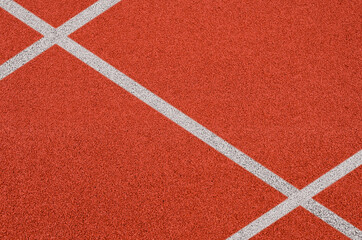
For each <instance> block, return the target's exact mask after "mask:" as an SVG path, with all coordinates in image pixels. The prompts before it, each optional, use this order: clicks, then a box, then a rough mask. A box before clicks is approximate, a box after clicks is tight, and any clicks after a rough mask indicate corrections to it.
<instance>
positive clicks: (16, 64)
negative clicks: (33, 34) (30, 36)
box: [0, 37, 55, 80]
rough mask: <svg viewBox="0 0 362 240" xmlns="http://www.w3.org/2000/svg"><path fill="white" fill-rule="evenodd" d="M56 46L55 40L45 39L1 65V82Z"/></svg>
mask: <svg viewBox="0 0 362 240" xmlns="http://www.w3.org/2000/svg"><path fill="white" fill-rule="evenodd" d="M54 44H55V39H54V38H48V37H43V38H42V39H40V40H38V41H36V42H35V43H33V44H32V45H31V46H29V47H27V48H26V49H24V50H23V51H22V52H20V53H18V54H17V55H15V56H14V57H12V58H11V59H10V60H8V61H6V62H5V63H3V64H2V65H0V80H1V79H3V78H5V77H6V76H8V75H9V74H11V73H12V72H14V71H15V70H17V69H18V68H20V67H22V66H23V65H24V64H26V63H27V62H29V61H31V60H32V59H34V58H35V57H36V56H38V55H40V54H41V53H42V52H44V51H46V50H47V49H48V48H50V47H51V46H53V45H54Z"/></svg>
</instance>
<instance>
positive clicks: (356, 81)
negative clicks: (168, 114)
mask: <svg viewBox="0 0 362 240" xmlns="http://www.w3.org/2000/svg"><path fill="white" fill-rule="evenodd" d="M17 2H19V3H20V4H22V5H23V6H24V7H25V8H27V9H29V10H30V11H32V12H34V13H35V14H37V15H38V16H39V17H41V18H43V19H44V20H46V21H49V23H50V24H52V25H53V26H56V27H57V26H60V25H61V24H62V23H64V22H65V21H66V20H68V19H69V18H70V17H72V16H74V15H76V14H77V13H78V12H80V11H82V10H83V9H85V8H86V7H87V6H89V5H91V4H92V3H94V2H95V1H88V2H86V1H84V2H79V3H77V1H72V0H67V1H59V2H57V3H52V2H46V1H42V0H38V1H27V0H21V1H17ZM74 4H75V5H74ZM72 5H74V7H71V6H72ZM359 6H360V4H358V3H357V2H348V3H343V2H339V1H331V2H328V3H325V2H322V1H317V2H315V1H314V2H312V1H301V2H300V3H297V4H291V3H281V2H279V1H271V2H268V3H264V2H258V1H257V2H240V1H229V2H226V1H212V2H211V1H190V0H186V1H172V2H170V1H161V0H159V1H154V2H147V3H146V2H144V1H135V0H133V1H132V0H124V1H122V2H120V3H118V4H117V5H116V6H115V7H113V8H112V9H110V10H108V11H106V12H105V13H103V14H102V15H100V16H99V17H97V18H96V19H95V20H93V21H91V22H90V23H88V24H87V25H86V26H85V27H83V28H81V29H80V30H78V31H77V32H76V33H73V34H72V35H71V38H73V39H74V40H76V41H77V42H79V43H80V44H81V45H83V46H84V47H86V48H87V49H89V50H91V51H92V52H93V53H95V54H96V55H98V56H100V57H101V58H103V59H104V60H106V61H107V62H109V63H111V64H112V65H114V66H115V67H116V68H117V69H119V70H120V71H122V72H124V73H125V74H127V75H128V76H130V77H132V78H133V79H135V80H136V81H137V82H139V83H141V84H142V85H143V86H145V87H146V88H148V89H150V90H151V91H152V92H154V93H155V94H157V95H159V96H160V97H162V98H163V99H165V100H166V101H167V102H169V103H171V104H172V105H173V106H175V107H177V108H178V109H180V110H181V111H182V112H184V113H186V114H187V115H188V116H190V117H192V118H193V119H195V120H196V121H198V122H199V123H201V124H202V125H204V126H206V127H207V128H208V129H210V130H211V131H213V132H215V133H216V134H217V135H219V136H221V137H222V138H224V139H225V140H227V141H228V142H230V143H231V144H233V145H234V146H236V147H237V148H239V149H241V150H242V151H243V152H245V153H247V154H248V155H250V156H251V157H253V158H254V159H255V160H256V161H258V162H260V163H262V164H263V165H264V166H266V167H267V168H269V169H271V170H272V171H273V172H275V173H277V174H278V175H280V176H281V177H282V178H284V179H286V180H287V181H289V182H290V183H292V184H293V185H295V186H296V187H298V188H300V189H302V188H303V187H304V186H306V185H307V184H309V183H310V182H312V181H313V180H315V179H317V178H318V177H320V176H321V175H322V174H324V173H325V172H327V171H329V170H330V169H332V168H333V167H335V166H336V165H337V164H338V163H341V162H343V161H344V160H346V159H347V158H348V157H350V156H351V155H353V154H354V153H356V152H357V151H358V150H360V149H361V145H362V144H361V136H362V134H361V133H362V131H361V117H360V116H361V115H362V114H361V113H362V112H361V103H362V101H361V97H360V92H361V90H362V86H361V80H360V79H361V76H360V75H361V74H360V71H359V66H360V63H359V52H360V51H359V49H360V48H359V42H360V41H359V33H360V24H359V15H358V11H357V10H358V9H359ZM60 9H62V10H63V11H60ZM52 12H53V13H54V14H51V13H52ZM0 13H1V18H2V19H1V20H3V19H4V20H5V21H2V22H1V23H0V27H1V28H0V33H1V34H2V36H4V37H3V38H2V39H1V40H0V47H1V49H0V54H1V56H0V60H1V61H2V62H1V63H3V62H5V61H7V60H8V59H10V58H11V57H13V56H14V55H15V54H16V53H18V52H19V51H21V50H22V49H24V48H25V47H27V46H29V45H30V44H31V43H33V42H35V41H36V40H38V39H39V37H40V35H39V34H37V33H36V32H34V31H32V30H31V29H29V27H27V26H26V25H24V24H23V23H21V22H19V21H18V20H17V19H15V18H14V17H13V16H11V15H9V14H8V13H6V12H5V11H3V10H2V9H0ZM10 30H11V31H10ZM23 36H29V37H28V38H24V37H23ZM12 42H13V43H12ZM0 161H1V168H0V171H1V175H0V182H1V184H0V187H1V188H0V196H1V197H0V202H1V204H0V213H1V216H2V217H1V218H0V237H2V238H5V239H19V238H30V239H50V238H56V239H98V238H100V239H150V238H151V239H225V238H227V237H229V236H231V235H232V234H233V233H235V232H237V231H238V230H240V229H241V228H243V227H245V226H246V225H248V224H249V223H250V222H252V221H254V220H255V219H257V218H258V217H260V216H261V215H263V214H264V213H265V212H267V211H268V210H270V209H271V208H273V207H275V206H276V205H277V204H279V203H281V202H282V201H283V200H285V199H286V198H285V196H283V195H282V194H280V193H279V192H277V191H276V190H275V189H273V188H271V187H270V186H268V185H266V184H265V183H263V182H262V181H261V180H260V179H258V178H256V177H255V176H253V175H252V174H250V173H249V172H247V171H245V170H244V169H243V168H240V166H238V165H237V164H235V163H234V162H232V161H230V159H228V158H226V157H225V156H223V155H221V154H220V153H218V152H217V151H215V149H213V148H211V147H209V146H208V145H206V144H205V143H203V142H202V141H200V140H199V139H197V138H195V137H194V136H193V135H191V134H190V133H189V132H187V131H185V130H184V129H182V128H180V127H179V126H178V125H176V124H175V123H173V122H171V121H169V120H168V119H167V118H165V117H164V116H162V115H161V114H159V113H158V112H157V111H154V110H153V109H151V108H149V107H148V106H147V105H145V104H144V103H142V102H140V101H139V99H137V98H135V97H134V96H132V95H131V94H129V93H127V92H125V91H124V90H123V89H121V88H119V86H117V85H115V84H114V83H112V82H110V81H109V80H108V79H107V78H105V77H104V76H102V75H100V74H99V73H97V72H96V71H94V70H93V69H92V68H90V67H89V66H87V65H86V64H84V63H82V62H81V61H79V60H77V59H76V58H74V57H73V56H71V55H70V54H69V53H67V52H66V51H64V50H63V49H61V48H60V47H58V46H54V47H52V48H50V49H49V50H47V51H46V52H44V53H42V54H41V55H40V56H38V57H37V58H35V59H34V60H32V61H30V62H29V63H27V64H26V65H24V66H23V67H21V68H20V69H18V70H16V71H15V72H14V73H12V74H11V75H9V76H8V77H6V78H4V79H3V80H1V81H0ZM360 188H361V168H359V169H356V170H354V171H353V172H351V173H350V174H348V175H347V176H345V177H344V178H342V179H341V180H339V181H338V182H337V183H335V184H333V185H332V186H331V187H329V188H327V189H326V190H324V191H323V192H321V193H320V194H318V195H317V196H315V197H314V199H316V200H317V201H319V202H320V203H322V204H323V205H325V206H326V207H328V208H329V209H331V210H332V211H334V212H335V213H337V214H338V215H339V216H341V217H343V218H344V219H345V220H347V221H348V222H350V223H352V224H353V225H354V226H356V227H358V228H361V208H360V202H362V195H361V190H360ZM344 238H346V237H345V236H344V235H342V234H341V233H340V232H338V231H337V230H336V229H333V228H332V227H331V226H330V225H328V224H326V223H325V222H324V221H322V220H320V219H319V218H317V217H316V216H314V215H313V214H311V213H309V212H308V211H306V210H305V209H303V208H301V207H298V208H297V209H295V210H294V211H292V212H291V213H289V214H288V215H286V216H284V217H282V218H281V219H280V220H279V221H277V222H276V223H274V224H272V225H270V226H269V227H268V228H267V229H265V230H264V231H262V232H260V233H259V234H257V235H256V236H255V237H254V238H253V239H344ZM346 239H348V238H346Z"/></svg>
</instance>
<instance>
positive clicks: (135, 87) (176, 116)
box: [57, 38, 362, 239]
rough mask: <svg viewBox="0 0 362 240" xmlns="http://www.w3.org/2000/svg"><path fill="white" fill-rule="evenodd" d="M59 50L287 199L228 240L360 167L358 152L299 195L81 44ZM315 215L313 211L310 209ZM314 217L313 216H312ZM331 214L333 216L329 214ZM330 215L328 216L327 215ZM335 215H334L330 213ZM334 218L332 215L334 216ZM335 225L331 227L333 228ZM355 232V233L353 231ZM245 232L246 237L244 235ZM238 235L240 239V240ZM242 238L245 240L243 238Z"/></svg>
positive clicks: (348, 231) (349, 228)
mask: <svg viewBox="0 0 362 240" xmlns="http://www.w3.org/2000/svg"><path fill="white" fill-rule="evenodd" d="M57 44H58V45H59V46H61V47H62V48H64V49H65V50H66V51H68V52H69V53H71V54H73V55H74V56H75V57H77V58H78V59H80V60H81V61H83V62H84V63H86V64H87V65H89V66H90V67H92V68H93V69H95V70H96V71H98V72H99V73H101V74H102V75H104V76H105V77H107V78H109V79H110V80H111V81H113V82H114V83H116V84H117V85H119V86H120V87H122V88H123V89H125V90H126V91H128V92H129V93H131V94H132V95H134V96H136V97H137V98H138V99H140V100H141V101H143V102H144V103H146V104H147V105H149V106H150V107H152V108H153V109H155V110H156V111H158V112H160V113H161V114H163V115H164V116H166V117H167V118H169V119H170V120H171V121H173V122H175V123H176V124H178V125H179V126H181V127H182V128H184V129H185V130H187V131H188V132H190V133H191V134H193V135H194V136H196V137H197V138H199V139H200V140H202V141H203V142H205V143H207V144H208V145H209V146H211V147H212V148H214V149H216V150H217V151H219V152H220V153H222V154H223V155H225V156H226V157H228V158H229V159H231V160H233V161H234V162H236V163H237V164H239V165H240V166H242V167H243V168H245V169H246V170H248V171H249V172H251V173H253V174H254V175H255V176H257V177H259V178H260V179H262V180H263V181H264V182H266V183H268V184H269V185H270V186H272V187H274V188H276V189H278V190H279V191H281V192H282V193H284V194H285V195H287V196H290V197H289V198H288V199H287V200H285V201H284V202H283V203H281V204H279V205H278V206H277V207H275V208H273V209H272V210H271V212H268V213H267V214H266V215H265V216H264V215H263V216H262V217H261V219H258V220H257V221H256V222H255V223H251V225H250V226H249V225H248V226H249V227H248V226H247V227H246V229H242V230H241V231H242V232H241V233H239V232H238V233H237V234H236V235H235V237H232V238H230V239H249V238H248V236H250V237H252V236H254V235H255V234H257V233H258V232H260V231H261V230H263V229H264V228H265V227H267V226H269V225H270V224H272V223H273V222H275V221H277V220H278V219H280V218H281V217H283V216H284V215H286V214H288V213H289V212H290V211H292V210H294V209H295V208H296V207H298V206H300V205H303V204H304V202H307V201H312V202H315V200H313V199H310V198H311V197H313V196H314V195H315V194H317V193H319V192H320V191H322V190H324V189H325V188H327V187H328V186H330V185H331V184H333V183H334V182H336V181H338V180H339V179H340V178H342V177H343V176H345V175H346V174H348V173H349V172H351V171H353V170H354V169H355V168H357V167H358V166H359V165H361V159H362V157H361V155H362V151H360V152H358V153H357V154H355V155H354V156H352V157H350V158H349V159H347V160H346V161H344V162H343V163H341V164H340V165H338V166H336V167H335V168H333V169H332V170H330V171H329V172H327V173H326V174H324V175H323V176H321V177H320V178H318V179H317V180H315V181H314V182H312V183H311V184H309V185H308V186H307V187H305V188H304V189H303V190H301V191H299V190H298V189H296V188H295V187H293V186H292V185H291V184H289V183H288V182H286V181H285V180H283V179H282V178H280V177H279V176H278V175H276V174H274V173H272V172H271V171H269V170H268V169H266V168H265V167H263V166H262V165H261V164H259V163H257V162H256V161H254V160H253V159H251V158H250V157H248V156H247V155H245V154H244V153H242V152H241V151H239V150H238V149H236V148H235V147H233V146H232V145H230V144H229V143H227V142H226V141H225V140H223V139H221V138H220V137H218V136H217V135H215V134H214V133H212V132H211V131H209V130H208V129H206V128H205V127H203V126H202V125H200V124H199V123H197V122H196V121H194V120H193V119H191V118H190V117H188V116H187V115H185V114H184V113H182V112H181V111H179V110H178V109H176V108H174V107H173V106H172V105H170V104H168V103H167V102H165V101H164V100H163V99H161V98H160V97H158V96H157V95H155V94H154V93H152V92H150V91H149V90H148V89H146V88H144V87H143V86H141V85H140V84H138V83H137V82H135V81H134V80H132V79H131V78H129V77H127V76H126V75H125V74H123V73H122V72H120V71H119V70H117V69H116V68H114V67H113V66H111V65H110V64H108V63H107V62H105V61H104V60H102V59H101V58H99V57H98V56H96V55H95V54H93V53H92V52H90V51H89V50H87V49H85V48H84V47H82V46H81V45H80V44H78V43H76V42H75V41H73V40H71V39H69V38H63V39H61V40H60V41H58V43H57ZM311 211H314V209H311ZM312 213H313V212H312ZM330 213H333V212H332V211H330ZM330 213H329V214H330ZM333 214H334V213H333ZM334 215H335V214H334ZM316 216H318V217H320V218H321V219H322V220H325V219H330V217H327V216H321V214H320V211H319V212H318V215H316ZM337 217H338V216H334V219H338V218H337ZM327 223H328V224H330V225H331V226H332V227H335V228H336V229H337V230H343V232H342V233H343V234H345V235H347V236H348V237H351V238H352V239H353V238H354V237H355V235H356V232H357V233H358V229H357V228H356V227H354V226H353V225H351V224H349V223H347V222H346V221H345V223H347V224H345V229H342V228H340V227H339V225H338V224H339V222H332V221H328V222H327ZM334 223H335V225H332V224H334ZM356 229H357V230H356ZM243 230H244V231H243ZM245 232H246V233H245ZM240 234H241V236H242V237H239V235H240ZM245 234H246V236H247V238H245Z"/></svg>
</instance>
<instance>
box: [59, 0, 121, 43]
mask: <svg viewBox="0 0 362 240" xmlns="http://www.w3.org/2000/svg"><path fill="white" fill-rule="evenodd" d="M120 1H121V0H99V1H97V2H96V3H94V4H93V5H91V6H90V7H88V8H87V9H85V10H84V11H82V12H81V13H79V14H77V15H76V16H75V17H73V18H71V19H70V20H69V21H67V22H66V23H64V24H63V25H62V26H60V27H58V28H57V32H58V34H62V35H65V36H68V35H69V34H71V33H72V32H74V31H76V30H77V29H79V28H81V27H82V26H84V25H85V24H87V23H88V22H90V21H91V20H93V19H94V18H96V17H98V16H99V15H101V14H102V13H104V12H105V11H107V10H108V9H109V8H111V7H113V6H114V5H116V4H117V3H119V2H120Z"/></svg>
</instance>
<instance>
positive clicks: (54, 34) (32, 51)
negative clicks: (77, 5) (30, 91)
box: [0, 0, 121, 80]
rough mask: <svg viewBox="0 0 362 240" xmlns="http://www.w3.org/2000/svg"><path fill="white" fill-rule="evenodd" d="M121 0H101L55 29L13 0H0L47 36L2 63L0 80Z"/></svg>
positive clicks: (12, 11) (25, 21)
mask: <svg viewBox="0 0 362 240" xmlns="http://www.w3.org/2000/svg"><path fill="white" fill-rule="evenodd" d="M120 1H121V0H99V1H97V2H96V3H94V4H93V5H91V6H90V7H88V8H87V9H85V10H83V11H82V12H80V13H79V14H77V15H76V16H74V17H73V18H71V19H69V20H68V21H67V22H66V23H64V24H63V25H62V26H60V27H59V28H57V29H55V28H54V27H52V26H51V25H49V24H48V23H46V22H45V21H44V20H42V19H40V18H39V17H37V16H36V15H34V14H33V13H31V12H30V11H28V10H27V9H25V8H23V7H22V6H21V5H20V4H18V3H16V2H14V1H13V0H0V7H1V8H3V9H4V10H5V11H7V12H9V13H10V14H12V15H13V16H15V17H16V18H18V19H19V20H20V21H22V22H23V23H25V24H27V25H28V26H30V27H31V28H33V29H34V30H36V31H38V32H39V33H41V34H43V35H44V36H45V38H43V39H40V40H39V41H37V42H35V43H33V44H32V45H31V46H29V47H28V48H26V49H25V50H23V51H22V52H20V53H19V54H17V55H16V56H14V57H13V58H11V59H9V60H8V61H7V62H5V63H4V64H2V65H1V66H0V80H1V79H3V78H5V77H6V76H8V75H9V74H11V73H12V72H14V71H16V70H17V69H18V68H20V67H21V66H23V65H24V64H26V63H27V62H29V61H31V60H32V59H33V58H35V57H37V56H38V55H39V54H41V53H42V52H44V51H46V50H47V49H49V48H50V47H52V46H53V45H54V44H55V42H56V41H55V40H56V39H58V38H62V37H63V36H67V35H69V34H71V33H72V32H74V31H76V30H77V29H79V28H80V27H82V26H84V25H85V24H87V23H88V22H89V21H91V20H93V19H94V18H96V17H97V16H99V15H100V14H102V13H103V12H105V11H107V10H108V9H109V8H111V7H112V6H114V5H115V4H117V3H119V2H120Z"/></svg>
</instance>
